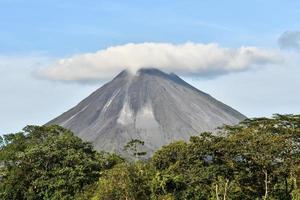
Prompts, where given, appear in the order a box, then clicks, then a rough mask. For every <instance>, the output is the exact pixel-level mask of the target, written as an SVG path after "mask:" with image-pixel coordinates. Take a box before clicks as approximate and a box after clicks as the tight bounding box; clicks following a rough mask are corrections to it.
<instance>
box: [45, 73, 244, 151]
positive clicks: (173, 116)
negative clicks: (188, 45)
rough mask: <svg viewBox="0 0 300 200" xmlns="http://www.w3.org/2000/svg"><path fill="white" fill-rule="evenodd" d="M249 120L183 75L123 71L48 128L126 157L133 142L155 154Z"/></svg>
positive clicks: (98, 148) (52, 122)
mask: <svg viewBox="0 0 300 200" xmlns="http://www.w3.org/2000/svg"><path fill="white" fill-rule="evenodd" d="M245 118H246V117H245V116H244V115H242V114H241V113H239V112H238V111H236V110H234V109H232V108H231V107H229V106H227V105H225V104H223V103H221V102H219V101H217V100H216V99H214V98H213V97H211V96H210V95H208V94H206V93H204V92H202V91H200V90H198V89H196V88H194V87H193V86H191V85H189V84H188V83H186V82H185V81H184V80H182V79H181V78H179V77H178V76H177V75H175V74H167V73H164V72H162V71H160V70H158V69H155V68H146V69H141V70H139V71H138V72H137V73H136V74H132V73H130V72H128V71H126V70H124V71H122V72H121V73H120V74H118V75H117V76H116V77H115V78H114V79H113V80H112V81H110V82H108V83H106V84H105V85H103V86H102V87H101V88H99V89H98V90H96V91H95V92H93V93H92V94H91V95H90V96H88V97H87V98H86V99H84V100H83V101H81V102H80V103H79V104H78V105H77V106H75V107H74V108H72V109H70V110H69V111H67V112H65V113H63V114H62V115H60V116H58V117H57V118H55V119H53V120H52V121H50V122H49V123H48V124H58V125H61V126H63V127H65V128H69V129H71V130H72V131H73V132H74V133H75V134H76V135H77V136H79V137H81V138H82V139H83V140H86V141H90V142H92V143H93V145H94V146H95V148H96V149H97V150H104V151H109V152H116V153H120V154H124V152H123V146H124V145H125V144H126V143H127V142H128V141H130V140H131V139H140V140H142V141H144V142H145V149H146V151H147V152H148V156H150V155H151V154H152V153H153V151H155V150H157V149H158V148H160V147H161V146H162V145H165V144H168V143H170V142H172V141H175V140H188V139H189V138H190V136H192V135H195V134H199V133H200V132H203V131H213V130H215V128H217V127H219V126H221V125H223V124H228V125H232V124H236V123H238V122H240V121H241V120H244V119H245Z"/></svg>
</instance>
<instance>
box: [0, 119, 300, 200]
mask: <svg viewBox="0 0 300 200" xmlns="http://www.w3.org/2000/svg"><path fill="white" fill-rule="evenodd" d="M144 142H146V141H140V140H138V139H133V140H132V141H128V143H127V145H125V146H124V151H127V152H128V153H130V154H131V155H132V159H129V160H127V159H124V158H122V157H121V156H119V155H115V154H111V153H106V152H97V151H95V150H94V149H93V146H92V145H91V144H90V143H87V142H84V141H82V140H81V139H80V138H78V137H76V136H74V134H73V133H72V132H71V131H69V130H67V129H64V128H62V127H59V126H55V125H52V126H27V127H25V128H24V129H23V130H22V131H20V132H18V133H14V134H7V135H3V136H2V137H1V138H0V199H1V200H2V199H3V200H10V199H11V200H23V199H24V200H25V199H26V200H27V199H28V200H73V199H75V200H175V199H176V200H177V199H178V200H194V199H195V200H226V199H234V200H237V199H238V200H239V199H241V200H247V199H249V200H250V199H254V200H255V199H264V200H267V199H268V200H273V199H279V200H288V199H294V200H299V199H300V115H279V114H277V115H274V116H273V117H271V118H253V119H246V120H245V121H243V122H241V123H239V124H238V125H235V126H223V127H220V128H219V130H218V133H217V134H216V133H210V132H204V133H200V134H199V135H197V136H192V137H191V138H190V140H189V141H188V142H185V141H174V142H173V143H171V144H168V145H166V146H163V147H162V148H161V149H159V150H158V151H156V152H155V153H154V155H153V156H151V158H149V159H148V157H147V155H146V152H143V145H144V144H145V143H144Z"/></svg>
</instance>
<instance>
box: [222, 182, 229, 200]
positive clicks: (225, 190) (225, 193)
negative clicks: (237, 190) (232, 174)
mask: <svg viewBox="0 0 300 200" xmlns="http://www.w3.org/2000/svg"><path fill="white" fill-rule="evenodd" d="M228 183H229V180H228V179H226V182H225V187H224V196H223V200H226V197H227V188H228Z"/></svg>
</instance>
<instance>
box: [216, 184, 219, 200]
mask: <svg viewBox="0 0 300 200" xmlns="http://www.w3.org/2000/svg"><path fill="white" fill-rule="evenodd" d="M216 198H217V200H219V191H218V184H216Z"/></svg>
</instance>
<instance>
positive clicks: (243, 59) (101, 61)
mask: <svg viewBox="0 0 300 200" xmlns="http://www.w3.org/2000/svg"><path fill="white" fill-rule="evenodd" d="M282 59H283V58H282V57H281V55H280V53H278V52H276V51H274V50H266V49H261V48H257V47H240V48H223V47H220V46H219V45H218V44H214V43H212V44H199V43H184V44H178V45H177V44H170V43H139V44H132V43H130V44H125V45H121V46H113V47H109V48H107V49H104V50H100V51H98V52H96V53H86V54H79V55H74V56H72V57H70V58H66V59H61V60H58V61H57V62H55V63H54V64H52V65H50V66H48V67H47V68H44V69H42V70H41V71H39V74H40V76H42V77H46V78H48V79H50V80H59V81H79V82H80V81H95V80H108V79H111V78H112V77H113V76H114V75H116V74H117V73H119V72H120V71H122V70H123V69H128V70H131V71H133V72H134V71H137V70H138V69H140V68H147V67H155V68H159V69H161V70H163V71H166V72H174V73H178V74H180V75H197V76H217V75H220V74H226V73H230V72H239V71H245V70H248V69H250V68H253V67H257V66H262V65H266V64H275V63H278V62H281V61H282Z"/></svg>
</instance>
